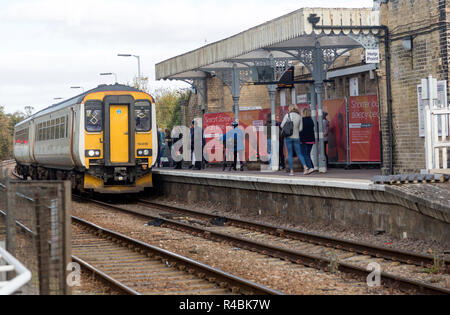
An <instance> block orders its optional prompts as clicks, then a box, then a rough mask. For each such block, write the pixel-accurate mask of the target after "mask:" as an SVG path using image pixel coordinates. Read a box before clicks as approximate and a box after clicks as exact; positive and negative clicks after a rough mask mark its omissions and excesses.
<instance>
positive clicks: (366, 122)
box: [204, 95, 381, 163]
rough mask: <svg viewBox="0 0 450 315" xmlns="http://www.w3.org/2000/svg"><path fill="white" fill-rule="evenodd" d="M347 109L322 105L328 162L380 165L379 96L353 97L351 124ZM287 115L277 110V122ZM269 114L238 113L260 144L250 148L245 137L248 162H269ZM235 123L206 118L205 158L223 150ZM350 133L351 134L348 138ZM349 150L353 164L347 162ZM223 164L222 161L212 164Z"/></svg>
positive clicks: (218, 116) (226, 117)
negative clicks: (266, 129) (260, 160)
mask: <svg viewBox="0 0 450 315" xmlns="http://www.w3.org/2000/svg"><path fill="white" fill-rule="evenodd" d="M346 106H347V104H346V100H345V99H336V100H325V101H324V102H323V109H324V112H327V113H328V117H327V119H328V121H329V135H328V160H329V162H330V163H333V162H334V163H347V162H375V163H379V162H381V156H380V146H381V142H380V118H379V107H378V97H377V96H376V95H369V96H357V97H350V98H349V108H348V110H349V121H347V107H346ZM305 107H309V104H299V105H298V108H299V111H300V113H301V111H302V109H303V108H305ZM288 112H289V107H288V106H282V107H277V114H276V116H277V121H278V122H281V121H282V120H283V118H284V116H285V115H286V114H287V113H288ZM270 113H271V111H270V109H261V110H248V111H241V112H240V113H239V120H240V126H241V127H242V128H243V131H245V130H246V129H247V128H248V127H251V128H250V129H247V131H250V130H251V131H253V132H254V133H255V134H256V137H257V141H253V143H257V145H256V146H255V145H254V146H250V141H249V134H248V132H247V134H246V139H245V149H246V159H247V161H249V160H257V159H262V160H264V161H267V160H268V157H267V145H266V139H267V135H266V133H265V128H264V126H265V125H266V122H267V119H268V118H269V117H268V115H270ZM234 120H235V117H234V113H232V112H227V113H213V114H205V116H204V128H205V129H204V131H205V140H206V141H205V143H206V150H205V151H206V154H214V153H215V150H216V148H220V150H223V143H222V142H221V141H220V140H219V139H218V137H219V136H220V135H223V134H225V133H227V132H228V131H229V130H231V129H232V127H231V124H232V122H233V121H234ZM347 130H349V134H348V135H347V132H348V131H347ZM348 139H349V140H348ZM348 141H349V143H348ZM348 148H349V151H350V152H349V153H350V161H347V152H348ZM224 153H225V152H224ZM222 157H223V155H222ZM222 161H223V158H222V159H220V160H218V161H213V162H222Z"/></svg>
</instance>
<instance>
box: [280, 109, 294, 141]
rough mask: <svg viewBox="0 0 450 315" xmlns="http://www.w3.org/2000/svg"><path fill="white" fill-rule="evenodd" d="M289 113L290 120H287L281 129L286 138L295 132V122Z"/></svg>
mask: <svg viewBox="0 0 450 315" xmlns="http://www.w3.org/2000/svg"><path fill="white" fill-rule="evenodd" d="M288 115H289V121H288V122H286V124H285V125H284V127H283V130H282V131H281V136H282V137H284V138H287V137H290V136H292V135H293V134H294V123H293V122H292V119H291V114H288Z"/></svg>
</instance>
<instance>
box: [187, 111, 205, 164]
mask: <svg viewBox="0 0 450 315" xmlns="http://www.w3.org/2000/svg"><path fill="white" fill-rule="evenodd" d="M190 136H191V158H192V165H191V166H190V167H189V169H192V168H194V169H195V170H197V171H199V170H201V169H202V152H203V130H201V128H200V127H199V126H198V123H197V122H196V121H195V120H193V121H192V124H191V130H190ZM196 141H201V146H199V147H198V148H196V146H195V145H196V144H197V143H196ZM197 146H198V144H197ZM199 150H201V152H198V151H199Z"/></svg>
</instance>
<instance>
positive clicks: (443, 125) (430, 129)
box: [425, 106, 450, 174]
mask: <svg viewBox="0 0 450 315" xmlns="http://www.w3.org/2000/svg"><path fill="white" fill-rule="evenodd" d="M449 131H450V108H446V109H442V108H430V107H429V106H426V107H425V146H426V149H425V151H426V162H427V171H428V172H430V173H435V174H436V173H444V174H450V170H449V169H448V152H449V149H450V137H449Z"/></svg>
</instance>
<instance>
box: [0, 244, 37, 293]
mask: <svg viewBox="0 0 450 315" xmlns="http://www.w3.org/2000/svg"><path fill="white" fill-rule="evenodd" d="M1 260H3V261H4V262H5V263H6V265H0V273H4V274H7V273H10V272H15V273H16V276H15V277H14V278H13V279H11V280H9V281H2V282H0V295H11V294H14V293H15V292H17V291H18V290H20V289H21V288H22V287H23V286H25V285H26V284H27V283H28V282H30V280H31V271H29V270H28V269H27V268H25V267H24V266H23V265H22V264H21V263H20V262H19V261H18V260H17V259H16V258H14V257H13V256H12V255H11V254H9V253H8V252H7V251H6V250H4V249H3V248H1V247H0V261H1Z"/></svg>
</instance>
